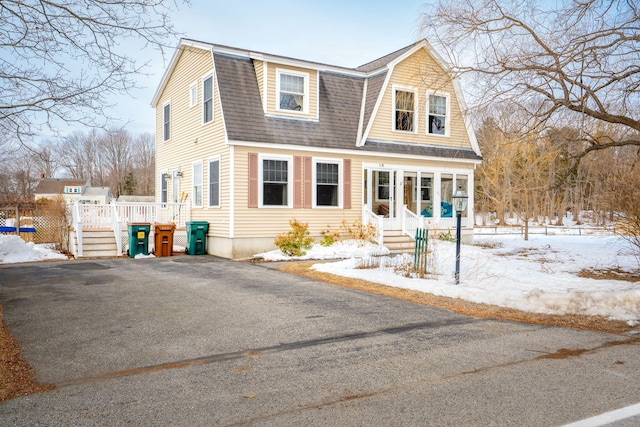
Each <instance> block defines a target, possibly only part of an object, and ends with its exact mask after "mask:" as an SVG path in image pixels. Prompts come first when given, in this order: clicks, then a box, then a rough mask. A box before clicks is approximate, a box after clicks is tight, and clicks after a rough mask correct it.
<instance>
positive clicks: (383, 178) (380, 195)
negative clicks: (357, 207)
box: [370, 169, 400, 230]
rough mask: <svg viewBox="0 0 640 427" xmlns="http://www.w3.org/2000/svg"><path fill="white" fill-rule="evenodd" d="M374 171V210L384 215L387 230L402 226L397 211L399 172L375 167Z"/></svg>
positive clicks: (384, 224) (384, 225) (372, 188)
mask: <svg viewBox="0 0 640 427" xmlns="http://www.w3.org/2000/svg"><path fill="white" fill-rule="evenodd" d="M372 172H373V173H372V184H373V185H371V186H370V188H371V190H372V191H373V195H372V196H373V197H371V198H370V200H371V201H372V210H373V211H374V212H375V213H377V214H378V215H382V216H383V218H384V220H383V227H384V229H385V230H394V229H397V228H400V221H399V220H398V212H397V211H398V209H397V202H398V200H397V194H398V192H397V190H396V184H397V180H398V172H397V171H395V170H387V169H374V170H373V171H372Z"/></svg>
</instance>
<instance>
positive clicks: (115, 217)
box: [111, 203, 122, 255]
mask: <svg viewBox="0 0 640 427" xmlns="http://www.w3.org/2000/svg"><path fill="white" fill-rule="evenodd" d="M111 213H112V217H111V220H112V222H111V224H112V227H113V234H114V235H115V238H116V248H117V249H116V251H117V252H116V253H117V254H118V255H120V254H121V253H122V219H120V215H119V214H118V208H117V207H116V204H115V203H111Z"/></svg>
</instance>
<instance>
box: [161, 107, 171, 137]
mask: <svg viewBox="0 0 640 427" xmlns="http://www.w3.org/2000/svg"><path fill="white" fill-rule="evenodd" d="M167 105H168V106H169V138H167V135H166V133H165V130H164V124H165V108H166V107H167ZM171 116H173V112H172V111H171V100H168V101H166V102H165V103H164V104H162V141H163V142H168V141H171V136H172V134H173V129H172V126H171V122H172V121H173V118H172V117H171Z"/></svg>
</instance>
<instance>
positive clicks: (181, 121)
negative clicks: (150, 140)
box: [156, 47, 230, 236]
mask: <svg viewBox="0 0 640 427" xmlns="http://www.w3.org/2000/svg"><path fill="white" fill-rule="evenodd" d="M213 72H214V64H213V61H212V56H211V52H210V51H208V50H204V49H197V48H193V47H184V52H183V53H182V55H181V57H180V59H179V60H178V62H177V64H176V66H175V69H174V70H173V73H172V75H171V77H170V79H169V81H168V83H167V85H166V87H165V88H164V91H163V92H162V94H161V97H160V98H159V99H160V100H159V102H158V105H157V106H156V141H157V144H156V175H157V177H159V176H160V173H161V172H162V171H167V172H168V173H169V174H171V171H172V170H174V169H176V168H179V169H180V171H181V172H182V178H180V192H181V193H182V192H183V193H185V194H186V195H187V202H188V203H189V204H190V205H191V203H192V201H193V193H192V192H193V176H192V172H193V171H192V164H193V162H195V161H201V162H202V166H203V167H202V171H203V174H202V175H203V179H202V189H203V197H202V208H191V218H192V219H193V220H206V221H209V222H211V223H212V226H211V227H210V231H209V234H210V235H218V236H228V235H229V200H230V196H229V194H230V193H229V185H228V181H229V179H228V177H229V148H228V146H227V145H226V142H225V130H224V124H223V121H222V109H221V105H220V98H219V93H218V87H217V82H216V78H215V74H214V73H213ZM209 75H213V77H214V78H213V121H211V122H209V123H206V124H203V120H202V117H203V111H202V101H203V79H204V78H206V77H207V76H209ZM196 81H197V82H198V102H197V104H196V106H194V107H190V106H189V100H190V92H189V87H190V85H191V84H192V83H193V82H196ZM168 100H170V101H171V116H172V117H171V139H170V140H169V141H162V125H163V123H162V120H163V116H162V108H161V106H162V105H163V104H164V103H165V102H166V101H168ZM158 135H159V136H158ZM215 155H220V206H221V208H208V200H209V188H208V187H209V186H208V182H209V168H208V166H209V163H208V160H209V158H211V157H213V156H215ZM157 181H158V182H156V195H157V196H156V199H157V200H158V201H159V198H160V191H161V190H160V188H161V187H160V185H161V183H160V182H159V179H157ZM171 185H172V182H171V181H169V184H168V187H167V190H168V193H169V195H170V194H171V192H172V188H171ZM214 224H215V226H214Z"/></svg>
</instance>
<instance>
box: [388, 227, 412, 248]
mask: <svg viewBox="0 0 640 427" xmlns="http://www.w3.org/2000/svg"><path fill="white" fill-rule="evenodd" d="M383 244H384V245H385V246H386V247H387V248H388V249H389V251H390V252H391V253H413V251H414V250H415V246H416V242H415V240H413V239H412V238H411V237H409V236H407V235H406V234H402V232H401V231H396V230H385V232H384V239H383Z"/></svg>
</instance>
